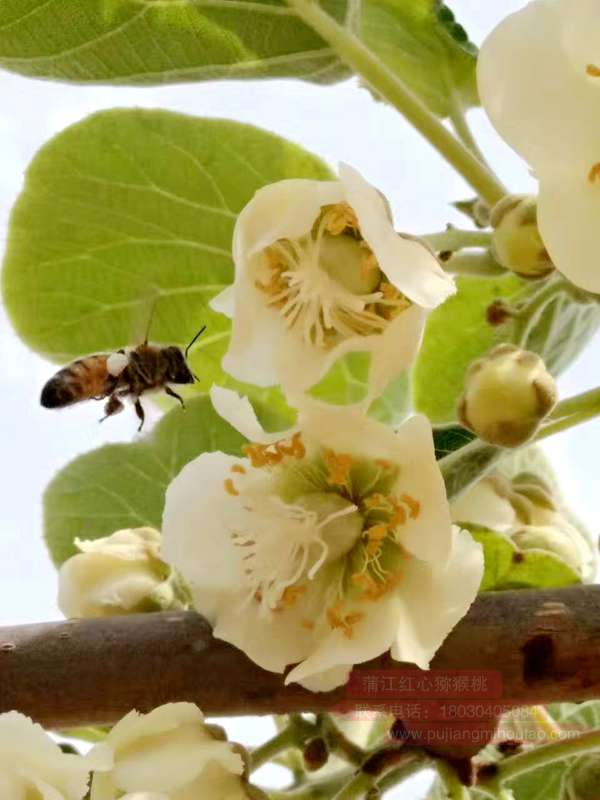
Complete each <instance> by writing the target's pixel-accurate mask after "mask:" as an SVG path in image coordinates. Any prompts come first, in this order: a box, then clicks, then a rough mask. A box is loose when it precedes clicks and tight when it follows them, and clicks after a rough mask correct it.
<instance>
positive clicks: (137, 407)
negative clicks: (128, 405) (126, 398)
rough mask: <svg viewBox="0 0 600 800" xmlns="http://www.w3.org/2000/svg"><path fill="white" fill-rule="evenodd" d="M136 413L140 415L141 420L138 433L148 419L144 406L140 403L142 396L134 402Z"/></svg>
mask: <svg viewBox="0 0 600 800" xmlns="http://www.w3.org/2000/svg"><path fill="white" fill-rule="evenodd" d="M134 408H135V413H136V414H137V415H138V419H139V421H140V425H139V427H138V433H139V432H140V431H141V430H142V428H143V427H144V420H145V419H146V415H145V414H144V407H143V406H142V404H141V403H140V398H139V397H137V398H136V400H135V403H134Z"/></svg>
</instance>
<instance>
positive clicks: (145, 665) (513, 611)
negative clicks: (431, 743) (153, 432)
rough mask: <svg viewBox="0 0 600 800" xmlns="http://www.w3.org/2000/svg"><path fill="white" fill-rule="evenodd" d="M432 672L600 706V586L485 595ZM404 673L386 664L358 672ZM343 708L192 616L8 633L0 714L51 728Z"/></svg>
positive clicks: (510, 692) (531, 697)
mask: <svg viewBox="0 0 600 800" xmlns="http://www.w3.org/2000/svg"><path fill="white" fill-rule="evenodd" d="M432 666H433V667H434V668H436V669H442V670H443V669H475V670H476V669H483V670H499V671H500V672H501V675H502V681H503V691H502V700H501V701H500V702H505V703H508V704H510V705H528V704H536V703H545V702H550V701H560V700H571V701H577V700H585V699H589V698H593V697H600V586H587V587H575V588H569V589H561V590H552V591H540V592H533V591H521V592H502V593H491V594H487V595H484V596H482V597H480V598H479V599H478V600H477V601H476V602H475V604H474V605H473V607H472V608H471V610H470V612H469V614H468V615H467V616H466V617H465V618H464V619H463V620H462V621H461V623H460V624H459V625H458V626H457V627H456V629H455V630H454V631H453V632H452V634H451V635H450V636H449V637H448V639H447V640H446V642H445V643H444V645H443V646H442V648H441V649H440V651H439V653H438V655H437V656H436V658H435V660H434V662H433V665H432ZM399 668H401V667H400V666H399V664H398V662H395V661H392V660H391V659H390V658H389V656H384V657H381V658H379V659H376V660H375V661H372V662H370V663H369V664H367V665H361V666H360V667H359V668H358V669H360V670H368V669H399ZM344 699H346V700H347V695H346V690H345V689H343V688H342V689H339V690H336V691H335V692H329V693H326V694H325V693H319V694H313V693H311V692H308V691H305V690H304V689H302V688H300V687H299V686H297V685H290V686H284V684H283V680H282V677H281V676H280V675H278V674H274V673H270V672H265V671H264V670H262V669H260V668H259V667H257V666H256V665H255V664H253V663H252V662H251V661H249V660H248V659H247V658H246V656H245V655H244V654H243V653H241V652H240V651H239V650H237V649H236V648H234V647H232V646H231V645H228V644H226V643H225V642H222V641H218V640H216V639H213V638H212V636H211V631H210V627H209V625H208V624H207V622H206V621H205V620H204V619H202V618H201V617H199V616H197V615H196V614H193V613H174V612H166V613H161V614H141V615H132V616H124V617H112V618H110V619H99V620H73V621H68V622H50V623H43V624H39V625H24V626H20V627H13V628H2V629H0V711H6V710H9V709H13V708H16V709H18V710H19V711H22V712H24V713H26V714H29V715H30V716H32V717H33V718H34V719H36V720H38V721H39V722H41V723H42V724H44V725H45V726H46V727H49V728H59V727H75V726H80V725H87V724H102V723H109V722H113V721H115V720H116V719H118V718H120V717H121V716H122V715H123V714H125V713H127V712H128V711H129V710H131V709H132V708H137V709H139V710H140V711H148V710H149V709H151V708H153V707H155V706H157V705H160V704H161V703H165V702H168V701H175V700H191V701H194V702H196V703H197V704H198V705H199V706H200V707H201V708H202V709H203V710H204V711H205V712H206V713H207V714H213V715H225V714H231V715H236V714H267V713H284V712H295V711H324V710H336V709H338V708H339V707H340V703H341V702H342V701H344ZM381 702H382V701H381V700H377V699H374V700H373V701H372V703H371V704H372V705H373V706H374V707H377V706H378V705H380V704H381ZM495 702H497V701H495ZM360 703H361V706H363V707H364V706H365V705H367V704H368V701H364V700H360Z"/></svg>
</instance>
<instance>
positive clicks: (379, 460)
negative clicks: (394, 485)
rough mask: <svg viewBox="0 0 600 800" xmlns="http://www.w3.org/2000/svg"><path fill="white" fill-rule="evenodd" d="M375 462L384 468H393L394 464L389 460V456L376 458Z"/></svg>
mask: <svg viewBox="0 0 600 800" xmlns="http://www.w3.org/2000/svg"><path fill="white" fill-rule="evenodd" d="M375 463H376V464H377V466H378V467H381V468H382V469H392V467H393V466H394V465H393V464H392V462H391V461H388V460H387V458H376V459H375Z"/></svg>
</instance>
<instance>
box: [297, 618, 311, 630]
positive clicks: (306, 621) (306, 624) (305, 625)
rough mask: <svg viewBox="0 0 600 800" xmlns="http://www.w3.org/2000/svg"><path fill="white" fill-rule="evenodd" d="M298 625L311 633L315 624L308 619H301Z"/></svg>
mask: <svg viewBox="0 0 600 800" xmlns="http://www.w3.org/2000/svg"><path fill="white" fill-rule="evenodd" d="M300 625H302V627H303V628H304V629H305V630H307V631H312V630H313V629H314V627H315V623H314V622H313V621H312V620H310V619H303V620H302V621H301V622H300Z"/></svg>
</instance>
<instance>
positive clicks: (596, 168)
mask: <svg viewBox="0 0 600 800" xmlns="http://www.w3.org/2000/svg"><path fill="white" fill-rule="evenodd" d="M599 178H600V161H597V162H596V163H595V164H594V165H593V166H592V168H591V169H590V171H589V173H588V181H589V182H590V183H596V181H597V180H598V179H599Z"/></svg>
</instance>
